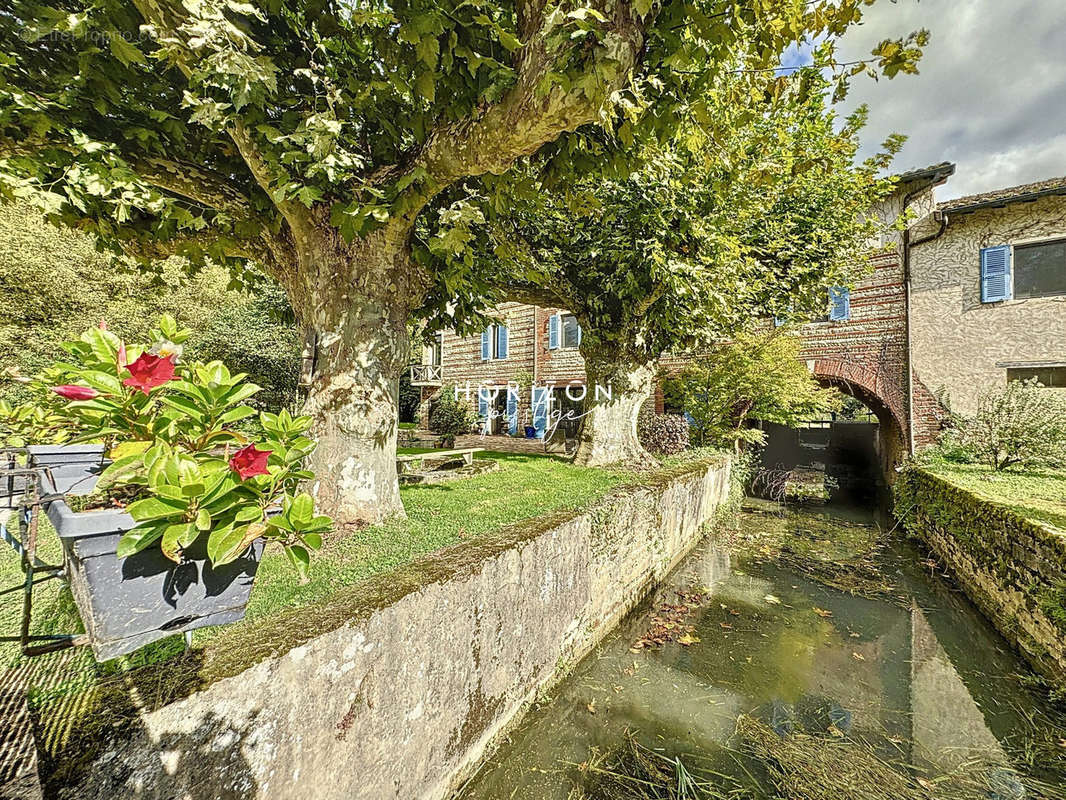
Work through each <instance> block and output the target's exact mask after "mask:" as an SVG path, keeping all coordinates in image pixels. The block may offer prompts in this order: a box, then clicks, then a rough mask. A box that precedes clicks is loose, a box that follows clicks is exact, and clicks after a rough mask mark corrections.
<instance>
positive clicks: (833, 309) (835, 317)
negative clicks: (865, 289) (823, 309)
mask: <svg viewBox="0 0 1066 800" xmlns="http://www.w3.org/2000/svg"><path fill="white" fill-rule="evenodd" d="M829 319H830V320H831V321H833V322H844V321H846V320H848V319H851V290H850V289H848V287H847V286H833V287H831V288H830V289H829Z"/></svg>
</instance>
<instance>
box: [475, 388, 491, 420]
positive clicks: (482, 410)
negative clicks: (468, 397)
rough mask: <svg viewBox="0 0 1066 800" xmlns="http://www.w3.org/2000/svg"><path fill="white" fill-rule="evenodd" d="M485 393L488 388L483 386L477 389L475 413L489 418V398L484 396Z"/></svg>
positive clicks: (482, 417) (483, 417)
mask: <svg viewBox="0 0 1066 800" xmlns="http://www.w3.org/2000/svg"><path fill="white" fill-rule="evenodd" d="M487 393H488V389H485V388H484V387H482V388H480V389H478V390H477V415H478V416H479V417H481V419H485V420H487V419H488V418H489V399H488V397H486V396H485V395H486V394H487Z"/></svg>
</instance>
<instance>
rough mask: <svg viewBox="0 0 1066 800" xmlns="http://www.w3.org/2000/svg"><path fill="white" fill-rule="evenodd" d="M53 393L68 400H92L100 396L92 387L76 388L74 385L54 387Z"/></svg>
mask: <svg viewBox="0 0 1066 800" xmlns="http://www.w3.org/2000/svg"><path fill="white" fill-rule="evenodd" d="M52 391H53V392H55V393H56V394H58V395H59V396H60V397H65V398H66V399H67V400H92V399H93V398H94V397H96V396H97V395H99V394H100V393H99V392H98V391H96V389H93V388H92V387H91V386H74V385H72V384H67V385H65V386H53V387H52Z"/></svg>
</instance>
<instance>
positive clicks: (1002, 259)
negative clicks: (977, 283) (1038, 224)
mask: <svg viewBox="0 0 1066 800" xmlns="http://www.w3.org/2000/svg"><path fill="white" fill-rule="evenodd" d="M1010 298H1011V280H1010V245H1008V244H1005V245H1002V246H1000V247H985V248H983V249H982V250H981V302H982V303H997V302H999V301H1000V300H1010Z"/></svg>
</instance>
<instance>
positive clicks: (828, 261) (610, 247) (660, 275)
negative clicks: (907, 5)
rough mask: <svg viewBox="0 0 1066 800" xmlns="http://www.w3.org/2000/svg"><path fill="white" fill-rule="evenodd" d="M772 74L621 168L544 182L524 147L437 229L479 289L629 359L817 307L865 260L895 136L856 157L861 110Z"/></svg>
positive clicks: (809, 76) (809, 73)
mask: <svg viewBox="0 0 1066 800" xmlns="http://www.w3.org/2000/svg"><path fill="white" fill-rule="evenodd" d="M745 85H746V86H748V87H749V89H751V88H760V89H766V87H767V85H768V84H767V82H766V81H760V82H759V83H752V82H750V81H745ZM772 85H773V86H774V87H775V89H777V92H776V93H775V94H773V95H769V94H760V95H758V96H757V97H756V98H754V99H752V100H751V101H750V102H748V103H746V104H743V105H741V104H738V103H736V101H735V99H733V98H730V99H728V100H727V99H725V98H724V97H722V96H723V95H726V94H727V93H725V92H722V93H721V94H719V95H717V96H716V97H713V98H712V100H719V99H720V98H721V99H720V103H721V104H720V105H719V104H709V105H708V106H707V111H708V113H709V114H710V119H709V120H708V121H699V120H692V121H690V123H689V124H686V125H684V126H682V127H681V128H679V129H678V131H677V134H676V135H675V137H673V138H672V139H671V140H670V141H668V142H665V143H653V144H650V145H648V146H646V147H645V148H643V149H642V150H641V151H640V153H639V159H640V163H639V166H638V167H637V169H635V171H633V172H631V173H628V174H627V175H624V176H622V177H617V176H614V175H611V174H607V175H604V174H602V173H595V172H594V173H592V174H589V175H587V176H585V177H583V178H577V179H575V180H573V181H571V182H569V183H567V184H566V185H565V186H558V187H555V188H554V189H553V188H552V187H551V186H548V185H546V182H545V180H544V179H543V174H542V173H541V172H540V171H539V168H540V167H541V166H542V165H541V164H539V163H538V162H537V161H536V160H535V159H532V160H530V161H528V162H527V163H526V164H524V165H523V168H522V169H516V170H513V171H512V172H511V173H510V174H509V175H508V176H506V177H505V178H503V179H500V180H497V181H494V182H493V186H492V191H493V192H495V197H494V198H493V203H492V204H490V203H489V200H488V198H486V199H485V200H484V201H483V202H482V203H481V205H480V206H470V207H471V208H473V209H474V213H473V214H472V215H470V219H471V222H469V223H468V224H467V226H466V230H465V231H464V238H462V239H460V240H459V242H458V244H456V243H454V242H453V243H451V244H452V246H454V247H456V248H457V249H456V252H458V253H459V254H461V255H462V256H464V257H466V256H467V255H468V254H467V253H466V250H471V251H472V258H470V259H469V263H470V265H471V267H470V268H471V270H472V271H474V272H476V271H478V270H481V271H482V272H483V275H482V276H481V280H482V282H483V283H484V285H485V288H484V289H483V291H482V293H481V295H480V298H481V299H482V301H483V302H486V303H489V302H492V300H493V299H505V298H506V299H525V300H530V301H532V302H539V303H542V304H545V305H554V306H561V307H564V308H567V309H569V310H570V311H572V312H574V313H575V314H577V315H578V317H579V318H580V319H581V321H582V325H583V327H584V329H585V330H586V332H587V333H589V334H591V335H593V336H596V337H599V338H600V339H602V340H603V344H604V345H606V346H607V347H608V348H609V350H610V352H612V353H613V354H615V356H616V357H617V358H619V359H626V360H630V361H639V362H644V361H648V360H651V359H654V358H656V357H658V356H659V355H660V354H662V353H663V352H664V351H667V350H682V349H690V348H693V347H699V346H703V345H706V344H708V343H710V342H711V341H713V340H715V339H717V338H720V337H722V336H728V335H732V334H735V333H737V332H739V331H741V330H742V329H744V328H745V327H748V326H750V323H751V321H752V320H753V319H754V318H759V317H762V318H765V317H776V318H778V319H779V320H781V319H793V318H804V317H808V318H809V317H813V316H817V315H820V314H824V313H825V310H826V303H827V299H826V287H828V286H831V285H837V284H847V283H850V282H852V281H853V280H855V279H856V278H857V277H858V276H860V275H861V274H862V272H863V271H864V269H865V255H866V251H867V249H868V247H869V242H870V237H871V234H873V233H875V232H876V228H877V225H878V224H879V222H878V220H877V219H876V215H875V214H874V213H872V207H873V206H874V205H875V204H876V203H877V201H878V200H880V199H881V198H882V197H884V196H885V194H886V193H887V192H888V191H890V189H891V186H892V180H891V179H888V178H883V177H878V174H879V172H880V171H881V170H883V168H884V167H886V166H887V164H888V163H889V160H890V158H891V155H892V153H894V152H895V150H896V149H897V147H898V145H899V143H900V139H899V137H892V138H891V139H890V140H889V141H887V142H886V143H885V151H884V152H883V153H880V154H878V155H876V156H874V157H872V158H870V159H867V160H866V161H865V162H862V163H856V162H855V156H856V152H857V150H858V147H859V140H858V133H859V130H860V129H861V127H862V124H863V122H864V121H865V110H864V109H859V110H858V111H857V112H855V113H854V114H852V115H851V116H850V117H848V118H847V119H846V120H843V121H842V120H839V119H838V118H837V117H836V115H835V113H834V111H833V108H832V104H831V102H830V100H829V98H828V97H827V90H828V88H829V87H828V83H827V81H826V80H825V79H824V78H822V77H821V76H819V75H818V74H817V72H816V71H814V70H801V71H800V72H798V73H796V74H794V75H792V76H790V77H789V78H788V80H787V81H779V80H776V79H774V80H773V81H772ZM501 197H502V198H503V200H502V201H500V198H501ZM454 230H456V228H453V229H451V230H450V231H448V232H447V233H445V234H443V235H444V236H447V235H448V233H452V232H453V231H454ZM438 235H440V234H438ZM446 255H448V256H450V255H451V253H446Z"/></svg>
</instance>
